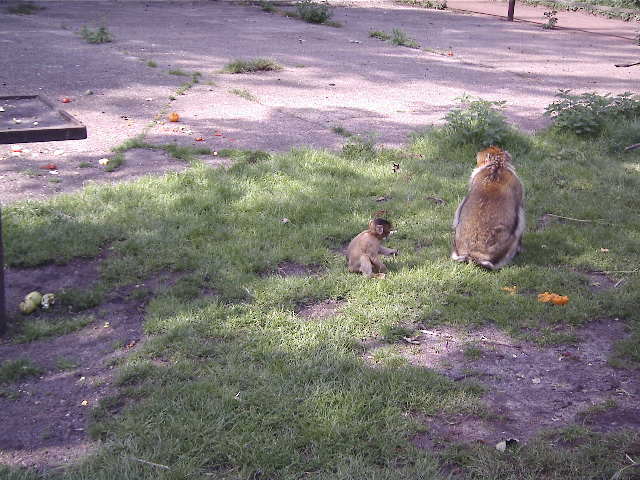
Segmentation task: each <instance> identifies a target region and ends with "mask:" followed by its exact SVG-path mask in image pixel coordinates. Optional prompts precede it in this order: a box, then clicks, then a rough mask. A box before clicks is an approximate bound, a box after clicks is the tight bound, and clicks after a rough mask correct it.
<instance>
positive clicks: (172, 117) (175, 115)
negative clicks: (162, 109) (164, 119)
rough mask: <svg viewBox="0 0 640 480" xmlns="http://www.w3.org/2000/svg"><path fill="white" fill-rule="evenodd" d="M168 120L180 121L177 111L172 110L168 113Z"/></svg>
mask: <svg viewBox="0 0 640 480" xmlns="http://www.w3.org/2000/svg"><path fill="white" fill-rule="evenodd" d="M169 121H170V122H178V121H180V115H178V113H177V112H173V113H170V114H169Z"/></svg>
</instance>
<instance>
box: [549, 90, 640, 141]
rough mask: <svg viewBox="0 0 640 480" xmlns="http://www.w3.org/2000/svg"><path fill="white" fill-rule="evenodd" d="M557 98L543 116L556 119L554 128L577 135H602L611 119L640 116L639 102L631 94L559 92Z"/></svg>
mask: <svg viewBox="0 0 640 480" xmlns="http://www.w3.org/2000/svg"><path fill="white" fill-rule="evenodd" d="M556 97H558V98H559V99H558V100H556V101H555V102H553V103H552V104H551V105H549V106H548V107H547V108H546V109H545V110H546V111H545V113H544V115H545V116H546V117H552V118H553V120H554V127H555V128H557V129H559V130H566V131H571V132H573V133H575V134H577V135H583V134H586V133H600V131H601V130H602V128H603V126H604V125H605V123H606V120H608V119H615V118H633V117H634V116H638V115H639V114H640V101H638V99H636V98H634V97H633V96H632V94H631V93H629V92H625V93H623V94H621V95H616V96H612V95H611V94H610V93H607V94H606V95H599V94H597V93H595V92H590V93H583V94H582V95H573V94H571V90H560V91H559V92H558V93H557V94H556Z"/></svg>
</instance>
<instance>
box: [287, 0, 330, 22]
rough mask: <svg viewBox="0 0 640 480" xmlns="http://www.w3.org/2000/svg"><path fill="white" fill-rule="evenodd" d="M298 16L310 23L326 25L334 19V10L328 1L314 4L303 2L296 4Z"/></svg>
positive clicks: (308, 0) (305, 0) (309, 0)
mask: <svg viewBox="0 0 640 480" xmlns="http://www.w3.org/2000/svg"><path fill="white" fill-rule="evenodd" d="M296 8H297V11H298V16H299V17H300V19H302V20H304V21H305V22H308V23H326V22H327V21H329V20H330V19H331V18H332V17H333V10H331V8H329V2H328V1H326V0H325V1H322V2H319V3H317V2H314V1H313V0H302V1H301V2H298V3H297V4H296Z"/></svg>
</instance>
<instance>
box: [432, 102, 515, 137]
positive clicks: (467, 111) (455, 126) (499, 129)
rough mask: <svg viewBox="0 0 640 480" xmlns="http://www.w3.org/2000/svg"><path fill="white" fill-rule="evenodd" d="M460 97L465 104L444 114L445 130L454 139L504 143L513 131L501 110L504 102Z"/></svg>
mask: <svg viewBox="0 0 640 480" xmlns="http://www.w3.org/2000/svg"><path fill="white" fill-rule="evenodd" d="M457 100H460V102H461V103H462V104H463V107H461V108H459V107H458V108H454V109H452V110H451V112H449V113H448V114H447V115H446V116H445V117H444V120H445V122H446V126H445V132H446V134H447V135H448V136H449V138H450V140H451V141H452V142H454V143H463V144H473V145H476V146H477V147H488V146H489V145H500V144H504V142H505V140H506V139H507V138H508V137H509V136H510V135H511V133H512V132H513V129H512V128H511V127H510V126H509V125H508V124H507V123H506V121H505V118H504V114H503V113H502V110H503V109H504V108H505V107H506V105H505V102H504V101H490V100H484V99H482V98H477V99H474V98H473V97H470V96H468V95H466V94H465V95H463V96H462V97H460V98H458V99H457Z"/></svg>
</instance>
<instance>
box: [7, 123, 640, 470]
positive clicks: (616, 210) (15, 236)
mask: <svg viewBox="0 0 640 480" xmlns="http://www.w3.org/2000/svg"><path fill="white" fill-rule="evenodd" d="M638 131H640V122H639V121H637V120H633V119H631V120H626V121H625V122H620V121H618V122H616V123H613V122H610V123H609V124H607V126H606V127H605V128H604V130H603V132H602V133H601V134H600V135H597V136H591V137H589V138H580V137H578V136H575V135H572V134H569V133H566V132H565V133H563V132H558V131H553V130H552V131H549V132H545V133H542V134H539V135H536V136H525V135H522V134H519V133H517V132H513V131H511V132H508V134H505V137H504V139H503V141H504V143H503V145H502V146H503V147H504V148H506V149H508V150H510V151H511V153H512V154H513V157H514V164H515V166H516V168H517V171H518V173H519V175H520V177H521V179H522V181H523V183H524V185H525V187H526V194H527V198H526V205H527V219H528V228H527V230H526V232H525V236H524V244H523V246H524V249H525V251H524V252H523V253H522V254H520V255H519V256H518V257H517V258H516V260H515V262H514V263H513V264H511V265H509V266H507V267H505V268H503V269H502V270H499V271H497V272H488V271H484V270H481V269H479V268H476V267H474V266H471V265H462V264H458V263H455V262H453V261H451V260H450V254H451V239H452V233H453V232H452V228H451V222H452V218H453V215H454V212H455V209H456V207H457V205H458V203H459V201H460V200H461V199H462V198H463V197H464V195H465V194H466V191H467V187H468V178H469V175H470V173H471V171H472V169H473V167H474V165H475V153H476V152H477V151H478V150H479V149H481V147H482V145H480V144H473V143H467V144H463V143H461V142H460V141H459V137H457V135H459V134H460V133H459V132H456V131H455V130H453V129H433V130H430V131H428V132H423V133H421V134H416V135H415V136H414V137H413V139H412V141H411V143H410V144H409V145H408V146H407V147H406V148H405V149H403V150H397V151H391V150H387V149H380V148H377V147H376V145H375V135H373V134H371V135H370V136H369V137H368V138H365V139H363V138H360V137H350V138H349V141H348V142H347V144H346V145H345V148H344V149H343V151H342V152H340V153H332V152H328V151H318V150H313V149H307V148H297V149H293V150H291V151H288V152H283V153H279V154H275V155H270V154H267V153H265V152H251V151H240V150H228V151H221V152H219V154H220V155H223V156H229V157H231V158H233V159H234V160H235V164H234V165H233V166H232V167H230V168H228V169H216V170H213V169H211V168H210V167H208V166H207V165H205V164H204V163H202V162H200V161H199V160H198V158H197V155H194V153H195V152H193V151H191V150H189V151H188V152H187V157H188V158H189V160H188V161H189V168H188V169H187V170H186V171H185V172H182V173H169V174H166V175H164V176H157V175H153V176H152V175H150V176H148V177H145V178H142V179H139V180H136V181H132V182H126V183H120V184H109V185H91V186H88V187H87V188H85V189H84V190H83V191H81V192H79V193H76V194H73V195H60V196H57V197H55V198H52V199H49V200H45V201H33V200H28V201H22V202H18V203H15V204H10V205H3V211H2V213H3V219H2V222H3V234H4V241H5V250H4V254H5V260H6V263H7V264H8V265H10V266H17V265H29V266H34V265H39V264H43V263H47V262H65V261H68V260H70V259H72V258H74V257H89V258H91V257H95V256H97V255H98V254H103V255H105V259H104V260H103V261H102V262H101V272H100V273H101V276H100V281H99V282H98V284H97V285H96V286H94V290H92V291H90V292H89V291H83V290H79V291H73V292H67V295H68V297H67V301H70V302H78V303H81V304H82V303H84V304H86V305H95V303H96V302H98V303H99V302H100V301H101V299H102V298H104V297H103V295H104V293H105V292H108V291H113V290H116V289H118V288H119V287H122V286H129V285H135V284H137V283H141V282H143V281H144V280H146V279H149V278H151V277H153V276H154V275H156V274H162V273H179V274H180V275H179V277H180V279H179V281H177V282H176V284H175V285H173V286H171V287H167V288H166V289H165V290H163V291H162V292H159V293H158V294H157V295H156V296H155V297H154V298H153V299H152V300H151V302H150V304H149V306H148V307H147V311H146V320H145V324H144V329H145V332H144V333H145V338H146V341H145V342H144V344H143V346H142V347H141V348H140V349H139V350H136V351H135V352H133V353H131V354H130V356H129V357H128V359H127V360H126V361H125V362H124V364H123V365H121V366H120V367H119V375H118V382H117V383H118V394H117V396H115V397H110V398H108V399H105V400H104V401H103V403H102V404H101V406H100V407H98V408H96V409H95V410H94V412H93V415H92V417H93V420H92V423H91V426H90V431H91V434H92V435H93V437H94V438H96V439H99V440H100V441H102V442H103V443H102V448H101V449H100V450H99V451H98V452H97V453H96V454H94V455H92V456H91V457H89V458H88V459H87V461H86V462H85V463H83V464H82V465H81V466H77V467H70V469H69V471H68V472H67V473H66V474H65V478H69V479H76V478H77V479H80V478H92V479H93V478H97V479H100V478H105V479H106V478H138V479H144V478H149V479H152V478H153V479H158V478H161V479H165V478H166V479H169V478H193V479H196V478H197V479H199V478H203V479H204V478H229V479H247V478H269V479H298V478H313V479H349V478H363V479H364V478H385V479H409V478H425V479H446V478H449V475H448V473H447V471H446V468H445V467H446V466H451V465H456V466H460V467H461V468H463V470H464V472H465V474H466V478H469V479H485V478H496V479H497V478H529V479H534V478H558V479H560V478H562V479H575V480H578V479H582V478H584V477H583V475H582V474H583V473H584V472H591V474H592V478H603V479H604V478H611V476H613V474H614V473H615V472H616V471H619V470H621V469H622V468H623V467H625V466H626V465H628V460H627V459H626V458H625V456H624V453H625V452H634V451H636V450H634V448H636V449H637V445H639V444H640V435H639V434H638V433H637V432H620V433H615V434H602V433H596V432H592V431H590V430H589V429H588V428H584V429H576V428H574V429H572V430H571V431H569V430H565V431H552V432H544V433H543V434H541V435H540V437H539V438H537V439H536V440H535V441H534V442H532V443H531V444H529V445H526V446H521V447H518V448H516V449H514V450H509V451H508V453H507V454H500V453H499V452H497V451H496V450H495V449H494V448H493V446H490V445H481V444H474V445H452V446H450V447H448V448H447V449H446V450H443V451H433V452H431V451H425V450H420V449H418V448H416V447H415V446H414V445H413V443H412V442H411V438H412V437H413V436H414V435H415V434H416V433H419V432H424V431H425V429H426V427H425V426H424V424H423V423H422V421H421V416H430V415H437V414H441V413H445V414H446V415H455V414H465V415H483V414H484V412H483V408H482V406H481V405H480V404H479V402H478V397H479V395H480V394H481V393H482V391H481V389H480V388H478V387H477V386H474V385H473V384H466V383H454V382H452V381H449V380H447V379H446V378H444V377H441V376H438V375H436V374H435V373H433V372H432V371H430V370H427V369H423V368H418V367H415V366H412V365H410V364H409V363H408V362H407V360H406V359H404V358H403V357H402V356H401V355H400V350H399V346H398V343H397V342H402V341H403V338H404V337H410V336H411V335H412V332H413V331H414V330H415V329H419V328H424V327H427V328H428V327H429V326H438V325H447V326H453V327H459V328H462V329H473V328H474V327H477V326H481V325H487V324H491V325H494V326H496V327H497V328H500V329H502V330H504V331H506V332H507V333H509V334H511V335H514V336H516V337H521V338H527V339H532V340H534V341H537V342H539V343H540V344H542V345H545V344H550V343H562V342H567V341H575V339H574V338H573V336H572V335H571V333H572V329H573V328H574V327H577V326H587V327H588V325H589V322H590V321H591V320H597V319H602V318H613V317H616V318H620V319H621V320H622V321H623V322H625V323H626V324H627V325H628V329H629V332H628V336H627V338H626V340H625V341H624V342H623V343H621V344H619V345H617V346H616V351H615V352H614V353H613V354H612V361H615V362H618V364H619V365H624V366H626V367H629V368H640V353H639V352H640V316H639V314H638V309H637V305H638V304H639V303H640V293H639V292H640V279H639V275H638V273H639V272H638V267H637V265H638V263H639V259H640V258H639V257H640V252H639V251H638V244H639V242H640V234H639V233H638V232H640V217H638V215H637V212H638V207H639V204H638V203H639V200H638V198H639V195H638V193H639V192H638V189H639V185H640V184H639V179H638V173H639V172H640V161H639V160H638V157H637V155H635V154H634V153H633V152H631V153H623V152H622V150H623V148H624V146H626V145H630V144H633V143H637V142H638V141H640V140H639V139H638V135H640V134H638ZM481 140H482V138H481V137H479V139H478V142H481ZM122 148H123V149H125V150H126V149H129V148H166V149H167V151H169V147H166V146H164V147H163V146H160V147H153V146H150V145H148V144H146V143H145V142H144V141H143V140H142V139H140V138H138V139H132V141H131V143H129V144H127V145H124V146H123V147H122ZM176 149H177V147H176ZM170 153H171V152H170ZM172 154H173V153H172ZM394 163H399V164H400V165H401V167H402V172H401V173H395V172H394V171H393V169H392V166H393V164H394ZM436 195H437V196H438V197H440V198H441V199H443V200H444V203H434V202H431V201H428V200H427V197H429V196H436ZM381 197H384V198H385V199H386V201H385V202H384V203H382V204H381V203H380V201H379V199H380V198H381ZM381 208H384V209H385V210H387V212H388V213H387V217H388V218H389V219H390V220H392V221H393V223H394V228H395V229H397V233H395V234H394V235H392V236H391V237H390V239H389V240H388V241H386V243H387V244H388V245H389V246H392V247H394V248H397V249H398V250H399V251H400V255H399V256H398V257H396V258H390V259H389V260H388V261H387V262H386V264H387V266H388V268H389V273H388V276H387V278H386V279H385V280H373V281H367V280H366V279H364V278H363V277H362V276H361V275H354V274H349V273H348V272H347V271H346V265H345V260H344V258H343V257H342V255H341V254H340V253H339V252H340V249H341V248H343V247H344V246H345V245H346V243H347V242H348V241H349V240H350V239H351V238H352V237H353V236H354V235H356V234H357V233H358V232H360V231H361V230H362V229H363V228H364V227H365V226H366V224H367V222H368V220H369V218H370V217H371V216H372V215H373V214H374V213H375V212H377V211H378V210H380V209H381ZM283 218H287V219H289V222H288V223H283V221H282V220H283ZM602 249H607V250H608V251H606V252H605V251H603V250H602ZM290 262H295V263H296V264H298V265H300V266H301V267H304V266H309V268H310V271H313V272H314V273H313V274H311V273H310V274H308V275H305V274H302V275H291V276H286V277H283V276H279V275H273V274H269V272H274V271H276V270H277V268H278V266H279V265H282V264H284V263H290ZM593 271H597V272H609V276H610V277H611V278H612V279H613V280H614V281H615V282H619V285H618V286H617V287H616V288H615V289H614V290H608V291H603V292H601V293H593V292H592V291H591V290H590V289H589V287H590V285H589V280H588V279H587V277H586V276H585V273H586V272H593ZM513 285H517V292H516V293H515V294H514V295H510V294H509V293H508V292H506V291H504V290H503V287H505V286H509V287H511V286H513ZM544 291H550V292H557V293H560V294H563V295H568V296H569V299H570V300H569V303H568V304H567V305H565V306H564V307H557V306H554V305H549V304H542V303H540V302H538V301H537V294H538V293H541V292H544ZM205 292H215V295H211V294H210V293H209V294H207V295H205ZM327 299H332V300H336V301H338V300H339V301H340V304H341V306H340V312H339V315H338V316H336V317H333V318H330V319H327V320H320V319H307V318H303V317H301V316H299V315H298V314H297V313H296V312H297V309H298V306H299V305H301V304H307V305H308V304H312V303H314V302H323V301H325V300H327ZM62 300H64V298H63V299H62ZM371 340H374V341H378V342H379V343H380V344H381V345H382V347H381V348H379V349H378V350H376V351H375V352H373V355H372V356H373V360H371V359H369V358H365V355H364V354H363V353H364V342H369V341H371ZM466 355H467V357H469V358H470V359H472V360H473V359H476V358H479V357H480V356H481V355H482V351H481V350H480V349H478V348H477V347H476V346H474V345H468V346H467V348H466ZM158 359H162V362H158V361H157V360H158ZM14 370H15V369H14ZM114 405H115V406H117V408H115V407H114ZM607 408H609V406H607ZM612 408H615V407H612ZM558 439H569V440H570V441H571V444H570V446H569V447H563V448H558V447H555V446H553V447H552V445H555V444H557V442H558V441H559V440H558ZM566 441H568V440H563V442H566ZM634 446H635V447H634ZM164 467H167V468H168V469H167V468H164ZM449 471H450V470H449ZM624 473H625V474H631V473H637V469H635V471H634V468H629V469H627V470H625V471H624ZM622 478H624V477H622ZM629 478H631V477H629Z"/></svg>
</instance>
